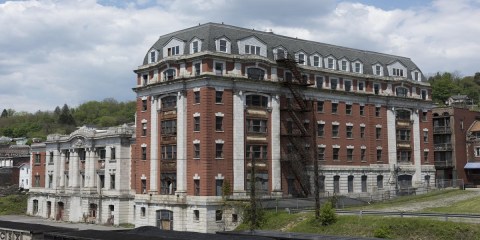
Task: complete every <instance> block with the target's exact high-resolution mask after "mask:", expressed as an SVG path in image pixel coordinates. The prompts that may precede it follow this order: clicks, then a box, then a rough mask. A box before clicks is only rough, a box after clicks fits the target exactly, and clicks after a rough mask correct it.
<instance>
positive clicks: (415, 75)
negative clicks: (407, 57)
mask: <svg viewBox="0 0 480 240" xmlns="http://www.w3.org/2000/svg"><path fill="white" fill-rule="evenodd" d="M421 76H422V75H421V74H420V72H419V71H417V70H415V71H412V79H413V80H415V81H420V80H422V78H421Z"/></svg>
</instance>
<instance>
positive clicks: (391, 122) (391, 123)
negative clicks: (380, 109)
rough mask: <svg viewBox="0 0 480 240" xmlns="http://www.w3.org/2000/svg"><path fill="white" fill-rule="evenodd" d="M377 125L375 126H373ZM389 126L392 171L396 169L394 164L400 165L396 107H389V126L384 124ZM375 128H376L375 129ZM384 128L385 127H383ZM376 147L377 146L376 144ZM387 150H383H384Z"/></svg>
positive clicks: (389, 154)
mask: <svg viewBox="0 0 480 240" xmlns="http://www.w3.org/2000/svg"><path fill="white" fill-rule="evenodd" d="M373 127H375V126H373ZM382 127H383V128H385V127H386V128H387V137H388V149H387V151H388V152H387V156H388V163H389V166H390V171H394V170H395V169H394V166H398V163H397V134H396V122H395V108H393V107H392V108H389V109H387V126H382ZM373 130H375V129H373ZM382 130H383V129H382ZM374 147H375V148H376V147H377V146H374ZM384 151H385V150H383V152H384Z"/></svg>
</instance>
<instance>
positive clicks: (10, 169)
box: [0, 144, 30, 186]
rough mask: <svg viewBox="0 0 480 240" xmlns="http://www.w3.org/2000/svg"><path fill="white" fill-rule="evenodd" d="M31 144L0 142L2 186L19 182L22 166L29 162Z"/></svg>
mask: <svg viewBox="0 0 480 240" xmlns="http://www.w3.org/2000/svg"><path fill="white" fill-rule="evenodd" d="M29 156H30V146H28V145H6V144H0V186H10V185H14V184H18V183H19V176H20V167H21V166H22V165H23V164H28V162H29Z"/></svg>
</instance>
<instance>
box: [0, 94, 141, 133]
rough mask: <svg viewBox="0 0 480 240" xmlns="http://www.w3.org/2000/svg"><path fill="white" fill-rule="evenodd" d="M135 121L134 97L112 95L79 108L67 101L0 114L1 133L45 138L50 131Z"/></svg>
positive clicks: (11, 110)
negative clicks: (48, 108) (42, 108)
mask: <svg viewBox="0 0 480 240" xmlns="http://www.w3.org/2000/svg"><path fill="white" fill-rule="evenodd" d="M134 121H135V101H129V102H118V101H117V100H115V99H113V98H107V99H104V100H103V101H89V102H86V103H83V104H81V105H79V106H78V107H76V108H72V107H69V106H68V105H67V104H64V105H63V106H62V107H60V106H57V107H56V108H55V109H54V110H53V111H37V112H35V113H28V112H16V111H15V110H14V109H4V110H3V111H2V114H1V115H0V136H7V137H12V138H16V137H27V138H29V139H31V138H42V139H45V138H46V136H47V135H48V134H52V133H60V134H70V133H71V132H73V131H75V130H76V128H77V127H78V126H83V125H92V126H97V127H110V126H116V125H121V124H123V123H131V122H134Z"/></svg>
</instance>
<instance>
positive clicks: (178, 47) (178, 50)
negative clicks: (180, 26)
mask: <svg viewBox="0 0 480 240" xmlns="http://www.w3.org/2000/svg"><path fill="white" fill-rule="evenodd" d="M184 48H185V42H184V41H183V40H180V39H177V38H172V39H171V40H170V41H169V42H168V43H167V44H166V45H165V46H164V47H163V56H164V57H168V56H176V55H183V50H184Z"/></svg>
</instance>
